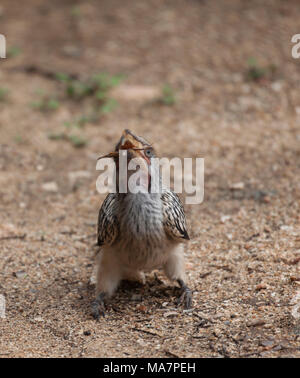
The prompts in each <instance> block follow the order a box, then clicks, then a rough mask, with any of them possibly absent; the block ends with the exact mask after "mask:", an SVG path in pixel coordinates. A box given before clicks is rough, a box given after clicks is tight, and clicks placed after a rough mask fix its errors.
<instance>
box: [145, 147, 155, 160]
mask: <svg viewBox="0 0 300 378" xmlns="http://www.w3.org/2000/svg"><path fill="white" fill-rule="evenodd" d="M145 155H146V156H147V157H149V158H150V157H152V155H153V151H152V149H150V148H148V149H147V150H145Z"/></svg>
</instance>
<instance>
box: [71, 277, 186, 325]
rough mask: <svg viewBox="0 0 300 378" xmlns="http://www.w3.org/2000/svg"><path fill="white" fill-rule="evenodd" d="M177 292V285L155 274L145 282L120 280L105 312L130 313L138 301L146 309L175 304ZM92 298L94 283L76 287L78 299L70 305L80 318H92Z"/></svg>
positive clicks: (107, 303)
mask: <svg viewBox="0 0 300 378" xmlns="http://www.w3.org/2000/svg"><path fill="white" fill-rule="evenodd" d="M179 292H180V289H179V288H178V287H176V286H175V285H174V286H173V285H172V286H171V285H167V284H165V283H164V282H162V281H161V280H160V279H159V278H158V277H157V276H156V275H149V276H148V277H147V279H146V282H145V284H143V283H140V282H137V281H128V280H122V281H121V283H120V285H119V287H118V289H117V291H116V293H115V294H114V295H113V296H112V298H110V299H109V300H108V301H106V306H105V307H106V313H107V315H108V314H114V315H115V316H118V315H119V316H120V317H122V316H124V314H126V313H129V312H130V313H131V311H130V310H134V309H135V308H136V306H137V304H139V303H140V304H143V306H145V307H146V308H148V309H152V308H162V304H163V303H164V302H166V301H168V302H170V301H171V302H174V305H175V303H176V298H177V297H178V295H179ZM94 299H95V285H94V284H91V283H90V282H86V284H85V285H83V286H81V287H79V288H78V299H76V300H73V304H72V306H74V307H73V308H75V309H76V310H77V311H78V313H79V316H80V317H81V318H82V320H87V319H92V315H91V303H92V302H93V301H94ZM146 312H147V311H146Z"/></svg>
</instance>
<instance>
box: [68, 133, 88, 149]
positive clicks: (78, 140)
mask: <svg viewBox="0 0 300 378" xmlns="http://www.w3.org/2000/svg"><path fill="white" fill-rule="evenodd" d="M68 140H69V142H71V143H72V145H73V146H74V147H76V148H81V147H84V146H85V145H86V144H87V140H86V139H84V138H83V137H81V136H79V135H69V136H68Z"/></svg>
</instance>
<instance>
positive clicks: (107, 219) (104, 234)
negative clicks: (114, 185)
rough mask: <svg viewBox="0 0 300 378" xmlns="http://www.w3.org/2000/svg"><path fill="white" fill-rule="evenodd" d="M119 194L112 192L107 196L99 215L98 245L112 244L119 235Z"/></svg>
mask: <svg viewBox="0 0 300 378" xmlns="http://www.w3.org/2000/svg"><path fill="white" fill-rule="evenodd" d="M117 201H118V198H117V195H116V194H115V193H110V194H108V195H107V197H106V198H105V200H104V202H103V204H102V206H101V208H100V211H99V216H98V232H97V238H98V245H99V246H101V245H112V244H113V242H114V241H115V239H116V237H117V236H118V232H119V224H118V219H117V216H116V214H117V211H116V207H117Z"/></svg>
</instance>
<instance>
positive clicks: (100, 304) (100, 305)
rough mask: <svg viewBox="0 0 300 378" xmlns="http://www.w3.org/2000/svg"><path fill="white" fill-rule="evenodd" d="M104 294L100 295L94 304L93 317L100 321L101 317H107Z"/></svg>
mask: <svg viewBox="0 0 300 378" xmlns="http://www.w3.org/2000/svg"><path fill="white" fill-rule="evenodd" d="M103 297H104V294H103V293H100V294H99V295H98V297H97V298H96V299H95V300H94V301H93V302H92V306H91V307H92V316H93V318H94V319H95V320H97V321H99V320H100V317H101V316H103V317H105V305H104V300H103Z"/></svg>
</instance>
